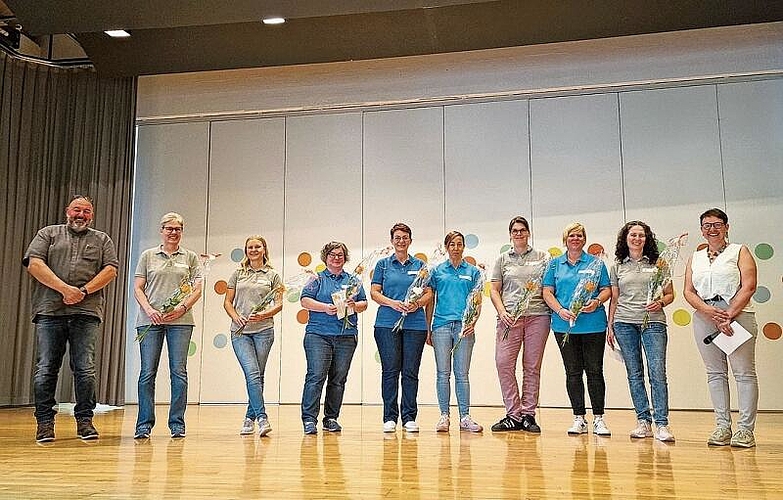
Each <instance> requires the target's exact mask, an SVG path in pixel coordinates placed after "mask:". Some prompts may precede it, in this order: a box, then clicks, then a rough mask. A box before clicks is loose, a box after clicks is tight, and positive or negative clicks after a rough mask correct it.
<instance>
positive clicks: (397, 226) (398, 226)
mask: <svg viewBox="0 0 783 500" xmlns="http://www.w3.org/2000/svg"><path fill="white" fill-rule="evenodd" d="M395 231H402V232H403V233H408V237H409V238H411V239H413V232H412V231H411V228H410V227H408V225H407V224H405V223H403V222H398V223H396V224H395V225H393V226H392V228H391V229H390V230H389V238H394V232H395Z"/></svg>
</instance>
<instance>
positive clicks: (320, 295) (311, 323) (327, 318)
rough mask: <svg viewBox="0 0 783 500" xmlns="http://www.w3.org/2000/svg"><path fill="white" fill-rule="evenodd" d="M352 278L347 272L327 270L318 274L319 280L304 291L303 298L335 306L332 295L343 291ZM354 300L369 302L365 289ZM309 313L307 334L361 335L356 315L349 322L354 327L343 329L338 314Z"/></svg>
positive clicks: (349, 318) (361, 289)
mask: <svg viewBox="0 0 783 500" xmlns="http://www.w3.org/2000/svg"><path fill="white" fill-rule="evenodd" d="M350 277H351V275H350V274H348V273H347V272H345V271H342V272H341V273H340V274H332V273H330V272H329V270H328V269H325V270H323V271H321V272H320V273H318V279H317V280H314V281H313V282H312V283H310V284H309V285H307V286H306V287H305V288H304V289H303V290H302V294H301V297H309V298H311V299H315V300H317V301H318V302H324V303H326V304H334V301H333V300H332V293H334V292H336V291H338V290H341V289H342V287H343V285H347V284H348V280H349V279H350ZM354 300H356V302H361V301H363V300H367V296H366V295H365V294H364V287H359V293H358V294H357V295H356V298H355V299H354ZM308 313H309V320H308V321H307V326H306V327H305V333H315V334H317V335H324V336H340V335H358V333H359V330H358V328H357V327H356V325H357V324H358V319H359V315H358V314H356V313H354V314H351V315H350V316H348V320H349V321H350V322H351V324H352V325H353V326H349V327H348V328H345V329H343V319H342V318H340V319H337V315H336V314H335V315H331V314H326V313H325V312H320V311H308Z"/></svg>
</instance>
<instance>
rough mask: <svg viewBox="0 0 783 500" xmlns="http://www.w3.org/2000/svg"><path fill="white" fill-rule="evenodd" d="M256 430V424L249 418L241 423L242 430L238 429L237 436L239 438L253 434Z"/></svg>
mask: <svg viewBox="0 0 783 500" xmlns="http://www.w3.org/2000/svg"><path fill="white" fill-rule="evenodd" d="M255 430H256V423H255V421H254V420H252V419H250V418H246V419H245V421H244V422H242V428H241V429H239V434H240V435H241V436H246V435H248V434H253V432H255Z"/></svg>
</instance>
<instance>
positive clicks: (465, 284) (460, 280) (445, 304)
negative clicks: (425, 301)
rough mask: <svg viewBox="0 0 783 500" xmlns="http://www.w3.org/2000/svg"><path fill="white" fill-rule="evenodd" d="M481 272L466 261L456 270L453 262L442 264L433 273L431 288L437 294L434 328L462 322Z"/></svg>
mask: <svg viewBox="0 0 783 500" xmlns="http://www.w3.org/2000/svg"><path fill="white" fill-rule="evenodd" d="M480 276H481V272H480V271H479V270H478V268H477V267H476V266H473V265H471V264H468V263H467V262H465V261H464V260H463V261H462V262H460V264H459V266H457V267H456V268H455V267H454V266H452V265H451V261H449V260H447V261H446V262H442V263H440V264H439V265H438V266H437V267H435V269H434V270H433V271H432V278H431V279H430V288H432V291H433V292H435V313H434V314H433V316H432V328H438V327H439V326H443V325H445V324H446V323H449V322H451V321H462V314H463V313H464V312H465V305H466V304H467V301H468V295H470V292H471V290H473V287H474V286H476V283H478V282H479V277H480Z"/></svg>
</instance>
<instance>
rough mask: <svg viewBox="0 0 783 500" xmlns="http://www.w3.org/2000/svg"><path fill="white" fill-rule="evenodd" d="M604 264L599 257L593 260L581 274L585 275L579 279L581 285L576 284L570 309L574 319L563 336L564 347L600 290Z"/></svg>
mask: <svg viewBox="0 0 783 500" xmlns="http://www.w3.org/2000/svg"><path fill="white" fill-rule="evenodd" d="M603 265H604V263H603V260H601V259H600V258H599V257H596V258H595V259H593V261H592V262H590V264H588V265H587V267H586V268H584V269H583V270H582V271H580V273H583V276H582V278H580V279H579V283H577V284H576V288H575V289H574V295H573V296H572V297H571V305H570V306H568V309H569V310H570V311H571V314H573V315H574V318H573V319H571V320H570V321H569V322H568V331H567V332H566V334H565V335H564V336H563V345H564V346H565V344H566V342H568V336H569V335H570V334H571V329H572V328H574V325H575V324H576V320H577V319H579V314H581V312H582V309H584V307H585V304H587V301H589V300H591V299H593V298H594V294H595V291H596V290H598V282H599V281H600V280H601V267H603Z"/></svg>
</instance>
